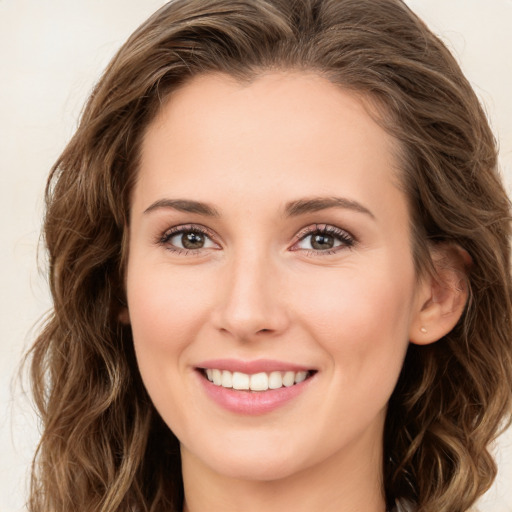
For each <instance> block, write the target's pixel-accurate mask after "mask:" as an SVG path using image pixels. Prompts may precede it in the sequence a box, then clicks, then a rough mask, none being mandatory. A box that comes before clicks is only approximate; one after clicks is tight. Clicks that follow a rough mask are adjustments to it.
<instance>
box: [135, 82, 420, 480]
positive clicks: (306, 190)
mask: <svg viewBox="0 0 512 512" xmlns="http://www.w3.org/2000/svg"><path fill="white" fill-rule="evenodd" d="M395 149H396V148H395V143H394V141H393V140H392V139H391V138H390V137H389V136H388V135H387V134H386V133H385V132H384V131H383V130H382V129H381V128H380V127H379V126H378V125H377V124H376V123H375V122H374V121H373V120H372V118H371V117H370V115H369V114H368V113H367V111H366V110H365V108H364V107H363V105H362V103H361V102H360V101H359V100H358V99H357V98H356V97H355V96H354V95H352V94H349V93H347V92H344V91H342V90H340V89H339V88H337V87H335V86H334V85H332V84H331V83H329V82H327V81H326V80H324V79H323V78H320V77H318V76H316V75H308V74H300V73H284V72H283V73H275V74H268V75H263V76H261V77H260V78H258V79H256V80H255V81H254V82H253V83H252V84H250V85H240V84H239V83H237V82H235V81H234V80H232V79H230V78H228V77H226V76H223V75H216V76H213V75H209V76H200V77H197V78H195V79H194V80H193V81H191V82H190V83H189V84H187V85H185V86H184V87H182V88H181V89H179V90H177V91H176V92H174V93H173V94H172V95H171V97H170V98H169V101H167V102H166V103H165V104H164V106H163V107H162V109H161V112H160V113H159V116H158V117H157V119H156V120H155V121H154V122H153V123H152V124H151V125H150V127H149V129H148V130H147V133H146V135H145V138H144V141H143V145H142V158H141V164H140V172H139V175H138V181H137V183H136V185H135V188H134V191H133V203H132V209H131V225H130V245H129V258H128V267H127V294H128V308H129V321H130V323H131V325H132V329H133V338H134V343H135V350H136V354H137V360H138V364H139V368H140V372H141V375H142V378H143V380H144V383H145V385H146V387H147V390H148V392H149V394H150V396H151V398H152V400H153V402H154V404H155V406H156V408H157V409H158V411H159V412H160V414H161V416H162V417H163V419H164V420H165V422H166V423H167V424H168V426H169V427H170V428H171V429H172V430H173V432H174V433H175V434H176V436H177V437H178V439H179V440H180V442H181V446H182V456H183V459H184V464H195V465H196V466H198V467H199V466H202V467H203V468H208V470H210V471H211V470H213V471H214V472H215V473H217V474H223V475H227V476H237V477H239V478H249V479H263V480H267V479H276V478H281V477H285V476H289V475H292V474H294V473H296V472H299V471H302V470H306V469H309V468H313V467H321V466H322V464H327V463H329V464H330V463H332V462H333V461H334V462H336V463H339V464H350V467H351V470H352V471H357V468H358V467H365V466H367V465H368V464H373V466H375V464H380V460H381V459H380V457H381V445H382V432H383V424H384V418H385V412H386V404H387V402H388V399H389V397H390V395H391V393H392V390H393V388H394V386H395V383H396V380H397V378H398V375H399V372H400V369H401V366H402V363H403V359H404V355H405V352H406V349H407V345H408V340H409V334H410V330H411V329H412V325H413V323H414V321H415V318H416V316H417V313H418V310H419V309H420V307H421V293H420V291H419V287H420V285H419V284H418V282H417V280H416V275H415V270H414V266H413V260H412V256H411V239H410V231H409V215H408V209H407V204H406V198H405V197H404V194H403V192H402V191H401V190H400V187H399V176H398V175H399V171H398V169H397V162H396V160H395V157H394V150H395ZM210 379H213V381H214V382H211V381H210ZM295 382H296V383H295ZM230 386H234V387H235V388H241V389H233V388H232V387H230ZM247 386H249V389H246V388H247Z"/></svg>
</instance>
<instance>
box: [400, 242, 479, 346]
mask: <svg viewBox="0 0 512 512" xmlns="http://www.w3.org/2000/svg"><path fill="white" fill-rule="evenodd" d="M431 258H432V262H433V267H434V273H433V275H430V276H426V277H425V278H424V279H423V281H422V282H421V284H420V290H419V295H418V297H419V299H418V304H417V307H416V312H415V317H414V319H413V321H412V322H411V327H410V332H409V340H410V341H411V342H412V343H415V344H418V345H427V344H429V343H434V342H436V341H438V340H439V339H441V338H442V337H443V336H445V335H446V334H448V333H449V332H450V331H451V330H452V329H453V328H454V327H455V325H456V324H457V322H458V321H459V319H460V317H461V316H462V313H463V312H464V308H465V306H466V303H467V300H468V294H469V292H468V284H467V276H468V271H469V267H470V265H471V257H470V256H469V254H468V253H467V252H466V251H465V250H464V249H462V248H461V247H459V246H456V245H452V244H443V245H439V246H436V248H435V249H433V250H432V251H431Z"/></svg>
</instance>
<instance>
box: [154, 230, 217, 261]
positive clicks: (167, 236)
mask: <svg viewBox="0 0 512 512" xmlns="http://www.w3.org/2000/svg"><path fill="white" fill-rule="evenodd" d="M185 233H200V234H201V235H204V236H205V237H207V238H209V239H210V240H212V241H213V239H214V235H213V233H212V232H211V231H210V230H208V229H206V228H205V227H204V226H201V225H198V224H187V225H184V226H175V227H173V228H170V229H168V230H166V231H165V232H164V233H163V234H162V235H161V236H160V237H159V238H158V240H157V243H158V245H161V246H163V247H165V249H167V250H168V251H171V252H174V253H176V254H179V255H181V254H182V255H184V256H189V255H194V254H198V253H199V252H200V251H202V250H204V248H202V247H201V248H199V249H184V248H181V247H176V246H174V245H172V244H170V243H169V241H170V240H171V238H173V237H175V236H177V235H181V234H185Z"/></svg>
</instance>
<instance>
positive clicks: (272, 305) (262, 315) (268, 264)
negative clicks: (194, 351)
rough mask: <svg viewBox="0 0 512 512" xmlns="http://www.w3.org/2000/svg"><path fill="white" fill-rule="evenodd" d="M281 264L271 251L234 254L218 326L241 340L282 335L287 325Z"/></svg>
mask: <svg viewBox="0 0 512 512" xmlns="http://www.w3.org/2000/svg"><path fill="white" fill-rule="evenodd" d="M276 267H277V264H276V262H275V261H274V260H273V258H272V257H271V255H270V254H269V253H268V251H265V250H264V249H263V250H262V249H261V247H260V248H259V249H255V248H254V247H253V248H250V247H247V248H246V249H242V248H240V249H239V250H238V251H236V252H234V253H233V254H232V257H231V258H230V262H229V264H228V265H227V266H226V268H225V272H226V273H225V274H224V276H223V281H224V286H222V293H221V294H220V295H221V299H220V302H219V309H218V320H217V322H218V326H219V328H220V329H221V330H223V331H228V332H230V333H231V334H232V335H233V336H235V337H237V338H240V339H249V338H250V337H251V336H254V335H256V334H261V333H278V332H280V331H282V330H283V329H284V328H285V326H286V323H287V315H286V311H285V307H284V304H283V302H282V296H281V293H279V292H280V290H279V282H280V280H279V278H278V274H279V273H278V271H277V268H276Z"/></svg>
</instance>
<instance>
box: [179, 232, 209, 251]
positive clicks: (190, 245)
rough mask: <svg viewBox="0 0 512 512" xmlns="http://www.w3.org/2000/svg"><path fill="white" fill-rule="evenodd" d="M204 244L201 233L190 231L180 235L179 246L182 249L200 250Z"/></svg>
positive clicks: (203, 237)
mask: <svg viewBox="0 0 512 512" xmlns="http://www.w3.org/2000/svg"><path fill="white" fill-rule="evenodd" d="M204 243H205V236H204V235H203V234H202V233H197V232H194V231H191V232H189V233H183V234H182V235H181V245H182V246H183V248H184V249H202V248H203V247H204Z"/></svg>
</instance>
